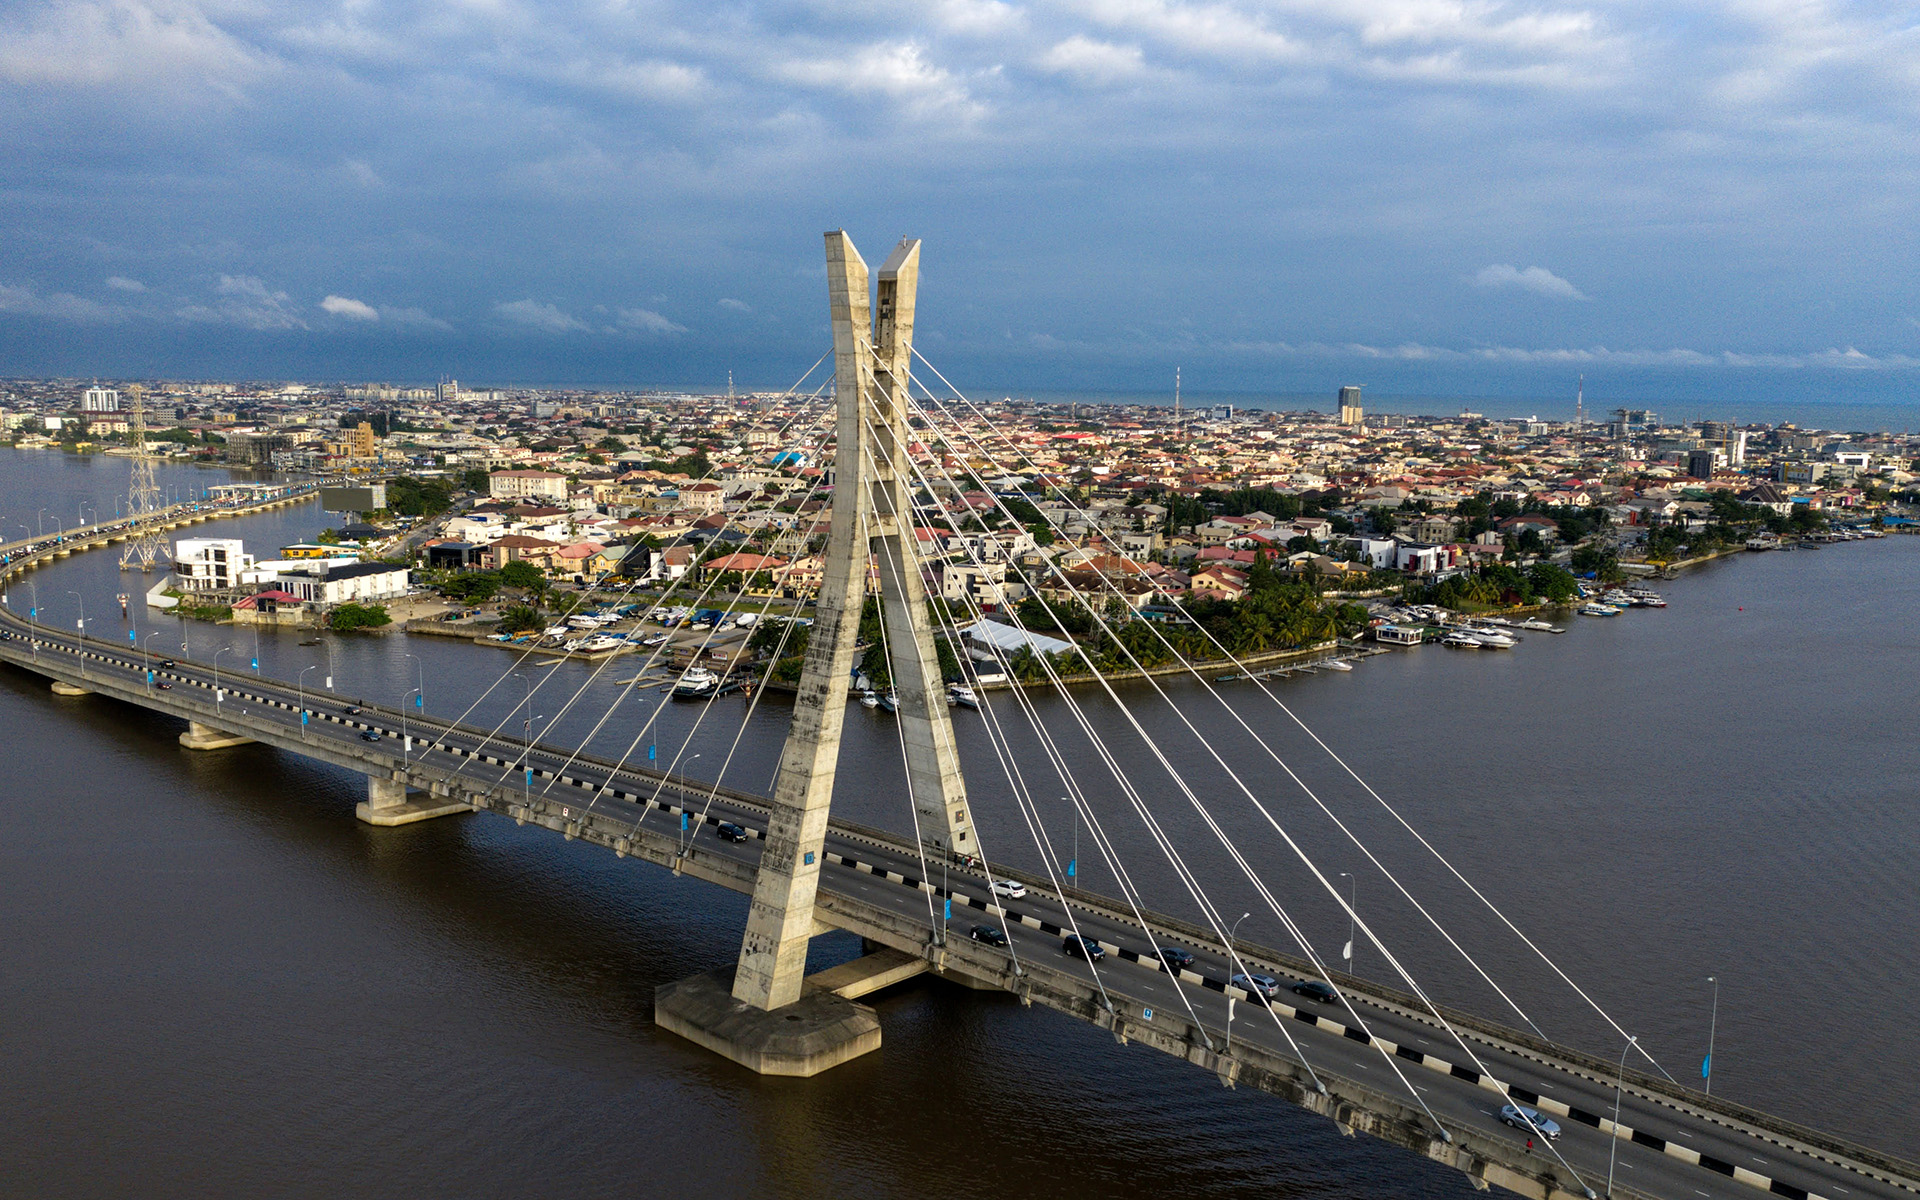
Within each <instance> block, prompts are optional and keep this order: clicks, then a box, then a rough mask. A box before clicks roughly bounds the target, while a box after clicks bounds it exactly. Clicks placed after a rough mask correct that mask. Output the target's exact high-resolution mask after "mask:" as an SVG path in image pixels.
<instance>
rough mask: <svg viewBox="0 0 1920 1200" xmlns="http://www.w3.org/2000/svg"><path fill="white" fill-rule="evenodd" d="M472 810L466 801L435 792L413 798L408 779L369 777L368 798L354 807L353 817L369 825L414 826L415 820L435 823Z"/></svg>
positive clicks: (423, 793)
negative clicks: (408, 792) (435, 819)
mask: <svg viewBox="0 0 1920 1200" xmlns="http://www.w3.org/2000/svg"><path fill="white" fill-rule="evenodd" d="M472 811H473V806H472V805H470V804H468V803H467V802H466V801H464V800H453V799H449V798H448V797H445V796H439V795H435V794H434V793H432V792H422V793H420V795H419V796H418V798H416V799H409V798H408V796H407V785H406V781H405V780H401V779H382V778H380V777H379V776H378V775H369V776H367V798H366V800H365V801H363V802H361V803H360V804H356V805H354V808H353V815H354V816H356V817H358V818H360V819H361V820H362V821H365V822H366V823H367V824H369V825H411V824H413V823H414V822H415V821H431V820H432V819H433V818H435V817H450V816H452V815H453V814H454V813H463V812H472Z"/></svg>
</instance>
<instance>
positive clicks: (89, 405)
mask: <svg viewBox="0 0 1920 1200" xmlns="http://www.w3.org/2000/svg"><path fill="white" fill-rule="evenodd" d="M80 411H81V412H119V411H120V393H119V392H117V391H115V390H113V389H112V388H103V387H90V388H88V389H87V390H86V391H85V392H82V393H81V394H80Z"/></svg>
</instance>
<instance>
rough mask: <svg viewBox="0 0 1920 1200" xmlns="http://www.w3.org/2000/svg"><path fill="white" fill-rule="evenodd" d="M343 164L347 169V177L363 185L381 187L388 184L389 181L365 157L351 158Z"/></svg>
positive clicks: (365, 186)
mask: <svg viewBox="0 0 1920 1200" xmlns="http://www.w3.org/2000/svg"><path fill="white" fill-rule="evenodd" d="M341 165H342V166H344V167H345V168H346V169H347V177H348V178H350V179H352V180H353V181H354V182H355V183H357V184H359V185H360V186H361V187H364V188H381V187H385V186H387V181H386V180H384V179H382V178H380V173H379V172H378V171H375V170H374V169H373V168H372V167H371V166H369V165H368V164H367V161H366V160H365V159H360V158H349V159H347V160H346V161H345V162H344V163H342V164H341Z"/></svg>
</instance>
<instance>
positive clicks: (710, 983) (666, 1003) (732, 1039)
mask: <svg viewBox="0 0 1920 1200" xmlns="http://www.w3.org/2000/svg"><path fill="white" fill-rule="evenodd" d="M733 973H734V968H733V967H722V968H720V969H719V970H717V971H709V972H707V973H706V974H704V975H695V976H694V977H693V978H691V979H682V980H680V981H679V982H678V983H668V984H662V985H661V986H660V987H657V988H655V989H654V992H653V1020H654V1023H655V1024H656V1025H658V1026H660V1028H662V1029H665V1030H667V1031H668V1032H670V1033H677V1034H679V1035H680V1036H681V1037H683V1038H686V1039H687V1040H688V1041H690V1042H694V1043H696V1044H698V1045H701V1046H704V1047H706V1048H707V1049H709V1050H711V1051H713V1052H714V1053H715V1054H718V1055H721V1056H722V1057H725V1058H728V1059H731V1060H733V1061H734V1062H736V1063H739V1064H740V1065H741V1066H743V1067H745V1068H747V1069H748V1070H750V1071H755V1072H758V1073H759V1074H762V1075H790V1076H795V1077H799V1078H805V1077H807V1076H811V1075H818V1074H819V1073H820V1072H822V1071H826V1070H829V1069H831V1068H833V1067H837V1066H839V1065H840V1064H841V1063H843V1062H846V1061H848V1060H849V1059H855V1058H858V1057H860V1056H861V1055H862V1054H866V1053H868V1052H870V1051H873V1050H878V1049H879V1048H880V1018H879V1017H878V1016H877V1015H875V1013H874V1011H873V1010H872V1009H871V1008H868V1007H867V1006H866V1005H864V1004H856V1003H854V1002H853V1001H851V1000H844V999H842V998H840V997H839V996H836V995H834V994H833V993H832V992H831V991H827V990H825V989H823V988H808V989H806V991H805V992H804V993H803V994H802V995H801V996H800V998H799V999H798V1000H795V1001H794V1002H793V1003H791V1004H788V1005H784V1006H782V1007H780V1008H777V1009H773V1010H771V1011H770V1010H767V1009H763V1008H757V1007H755V1006H754V1005H751V1004H748V1003H747V1002H746V1001H744V1000H736V999H734V998H733Z"/></svg>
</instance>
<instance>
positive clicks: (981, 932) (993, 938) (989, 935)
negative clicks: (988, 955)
mask: <svg viewBox="0 0 1920 1200" xmlns="http://www.w3.org/2000/svg"><path fill="white" fill-rule="evenodd" d="M967 936H968V937H971V938H972V939H973V940H974V941H976V942H985V943H986V944H987V945H989V946H999V947H1000V948H1002V949H1005V948H1006V945H1007V935H1006V932H1005V931H1004V930H1001V929H999V928H997V927H995V926H992V925H975V926H974V927H973V929H972V930H971V931H969V932H968V934H967Z"/></svg>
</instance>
